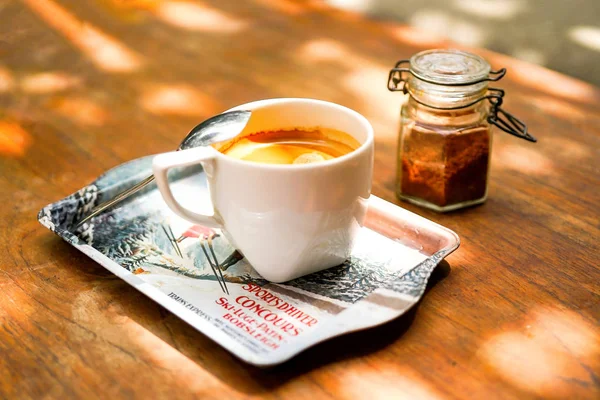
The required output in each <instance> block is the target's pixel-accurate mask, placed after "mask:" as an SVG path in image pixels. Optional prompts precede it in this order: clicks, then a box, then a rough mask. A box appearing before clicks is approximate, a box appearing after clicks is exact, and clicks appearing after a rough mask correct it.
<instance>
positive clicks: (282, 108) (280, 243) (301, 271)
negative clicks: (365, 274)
mask: <svg viewBox="0 0 600 400" xmlns="http://www.w3.org/2000/svg"><path fill="white" fill-rule="evenodd" d="M233 110H251V111H252V116H251V117H250V120H249V122H248V124H247V125H246V128H245V129H244V131H243V132H242V133H241V135H244V134H248V133H255V132H260V131H272V130H280V129H293V128H318V127H322V128H330V129H337V130H340V131H343V132H346V133H348V134H350V135H352V136H353V137H354V138H355V139H357V140H358V142H359V143H361V146H360V147H359V148H358V149H356V150H354V151H353V152H351V153H349V154H346V155H344V156H342V157H338V158H335V159H332V160H328V161H323V162H318V163H313V164H298V165H293V164H292V165H280V164H262V163H257V162H251V161H243V160H239V159H236V158H232V157H229V156H226V155H224V154H223V153H220V152H219V151H217V150H216V149H215V148H213V147H197V148H193V149H189V150H183V151H177V152H171V153H164V154H160V155H157V156H156V157H155V158H154V161H153V165H152V167H153V170H154V176H155V177H156V182H157V184H158V188H159V190H160V193H161V194H162V196H163V198H164V200H165V202H166V203H167V204H168V206H169V207H170V208H171V209H172V210H173V211H174V212H175V213H177V214H178V215H179V216H181V217H183V218H185V219H187V220H189V221H191V222H193V223H196V224H200V225H203V226H207V227H212V228H220V229H222V231H223V233H224V235H225V237H226V238H227V239H228V240H229V241H230V243H231V244H232V245H233V246H234V247H235V248H237V249H238V250H239V251H240V252H241V253H242V254H243V255H244V256H245V257H246V259H247V260H248V262H249V263H250V264H251V265H252V266H253V267H254V269H255V270H256V271H257V272H258V273H259V274H261V275H262V276H263V277H264V278H265V279H267V280H270V281H273V282H283V281H287V280H290V279H294V278H297V277H299V276H302V275H305V274H309V273H312V272H317V271H320V270H322V269H325V268H329V267H333V266H335V265H339V264H341V263H343V262H344V261H345V260H346V259H347V257H348V256H349V255H350V251H351V249H352V244H353V241H354V238H355V237H356V234H357V232H358V230H359V228H360V226H361V225H362V222H363V220H364V217H365V214H366V210H367V201H368V198H369V196H370V191H371V175H372V170H373V128H372V126H371V124H370V123H369V122H368V121H367V119H366V118H365V117H363V116H362V115H360V114H359V113H357V112H356V111H353V110H350V109H348V108H346V107H343V106H340V105H337V104H334V103H329V102H326V101H320V100H312V99H300V98H283V99H271V100H262V101H256V102H253V103H248V104H244V105H241V106H239V107H235V108H234V109H233ZM198 163H199V164H202V166H203V168H204V171H205V174H206V177H207V180H208V187H209V191H210V197H211V200H212V204H213V209H214V213H213V215H203V214H199V213H197V212H196V211H192V210H190V209H188V208H186V207H184V206H182V205H181V204H180V203H179V202H178V201H177V200H176V199H175V198H174V197H173V193H172V192H171V188H170V187H169V182H168V180H167V172H168V171H169V169H171V168H173V167H181V166H186V165H192V164H198Z"/></svg>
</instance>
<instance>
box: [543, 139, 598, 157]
mask: <svg viewBox="0 0 600 400" xmlns="http://www.w3.org/2000/svg"><path fill="white" fill-rule="evenodd" d="M544 145H545V146H550V147H551V148H554V149H556V158H557V159H562V158H569V159H574V160H579V161H586V160H589V159H591V158H592V151H591V150H590V148H589V147H587V146H585V145H583V144H581V143H580V142H578V141H576V140H574V139H568V138H564V137H557V136H554V137H548V138H544Z"/></svg>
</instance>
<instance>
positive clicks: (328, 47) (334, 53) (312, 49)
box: [298, 38, 350, 63]
mask: <svg viewBox="0 0 600 400" xmlns="http://www.w3.org/2000/svg"><path fill="white" fill-rule="evenodd" d="M298 56H299V58H300V61H302V60H304V61H308V62H322V61H332V62H340V63H344V61H346V60H347V58H348V57H349V56H350V55H349V53H348V49H347V48H346V46H345V45H344V44H343V43H341V42H339V41H337V40H333V39H329V38H319V39H312V40H309V41H307V42H306V43H304V44H303V45H302V47H300V49H299V50H298ZM347 61H350V60H347Z"/></svg>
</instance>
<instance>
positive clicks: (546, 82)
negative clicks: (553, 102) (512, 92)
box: [495, 55, 598, 102]
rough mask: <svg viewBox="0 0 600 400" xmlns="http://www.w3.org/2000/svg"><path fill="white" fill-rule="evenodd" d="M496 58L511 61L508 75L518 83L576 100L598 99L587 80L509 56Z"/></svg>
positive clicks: (505, 62)
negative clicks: (583, 80) (580, 79)
mask: <svg viewBox="0 0 600 400" xmlns="http://www.w3.org/2000/svg"><path fill="white" fill-rule="evenodd" d="M495 58H497V59H499V60H500V61H501V62H503V63H504V64H505V65H509V62H510V64H511V65H512V67H511V68H510V70H509V72H508V76H509V77H510V79H511V80H513V81H515V82H516V83H518V84H522V85H525V86H527V87H530V88H532V89H535V90H538V91H540V92H544V93H548V94H550V95H555V96H559V97H563V98H566V99H571V100H575V101H583V102H595V101H597V100H598V99H597V97H595V96H596V92H595V90H594V87H593V86H591V85H589V84H587V83H585V82H582V81H579V80H577V79H575V78H571V77H568V76H566V75H563V74H560V73H558V72H554V71H551V70H549V69H546V68H542V67H539V66H537V65H533V64H529V63H527V62H524V61H518V60H516V59H513V58H509V57H507V56H500V55H497V56H496V57H495ZM502 60H506V61H502ZM509 60H510V61H509ZM498 65H500V64H498Z"/></svg>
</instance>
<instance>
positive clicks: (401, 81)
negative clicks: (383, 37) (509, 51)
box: [387, 60, 537, 142]
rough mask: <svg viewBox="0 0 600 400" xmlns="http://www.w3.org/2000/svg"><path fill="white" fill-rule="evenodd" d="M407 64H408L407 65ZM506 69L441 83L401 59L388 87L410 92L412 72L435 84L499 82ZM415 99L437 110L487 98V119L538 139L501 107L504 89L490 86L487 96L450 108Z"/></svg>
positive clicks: (533, 139)
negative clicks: (485, 75)
mask: <svg viewBox="0 0 600 400" xmlns="http://www.w3.org/2000/svg"><path fill="white" fill-rule="evenodd" d="M405 65H407V66H405ZM506 71H507V70H506V68H501V69H499V70H497V71H490V72H489V74H488V76H487V77H485V78H481V79H478V80H475V81H469V82H456V83H454V82H452V83H443V84H440V83H439V82H435V81H431V80H427V79H425V78H423V77H421V76H419V75H417V74H415V73H414V71H413V70H412V69H411V68H410V60H400V61H398V62H397V63H396V65H395V66H394V68H392V69H391V70H390V73H389V75H388V82H387V83H388V84H387V87H388V90H389V91H392V92H402V93H404V94H408V87H407V82H408V80H407V77H406V74H411V75H412V76H414V77H415V78H417V79H419V80H421V81H423V82H427V83H430V84H434V85H443V86H470V85H476V84H478V83H482V82H486V81H488V82H497V81H499V80H500V79H502V78H503V77H504V76H505V75H506ZM413 99H414V100H415V101H417V102H418V103H420V104H422V105H424V106H427V107H430V108H434V109H437V110H455V109H461V108H465V107H470V106H472V105H474V104H476V103H478V102H480V101H482V100H485V99H487V100H488V101H489V102H490V105H491V106H490V112H489V116H488V118H487V121H488V122H489V123H490V124H493V125H495V126H497V127H498V128H500V129H501V130H503V131H504V132H506V133H509V134H511V135H513V136H516V137H519V138H521V139H525V140H528V141H530V142H537V139H536V138H535V137H533V136H532V135H531V134H530V133H529V132H528V131H527V125H525V123H524V122H523V121H521V120H520V119H519V118H517V117H515V116H514V115H512V114H510V113H509V112H507V111H505V110H504V109H502V108H501V105H502V102H503V101H504V90H502V89H499V88H488V91H487V94H486V95H485V96H483V97H481V98H479V99H477V100H475V101H473V102H471V103H468V104H464V105H461V106H458V107H448V108H445V107H437V106H433V105H430V104H425V103H423V102H421V101H419V100H417V99H415V98H414V97H413Z"/></svg>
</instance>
